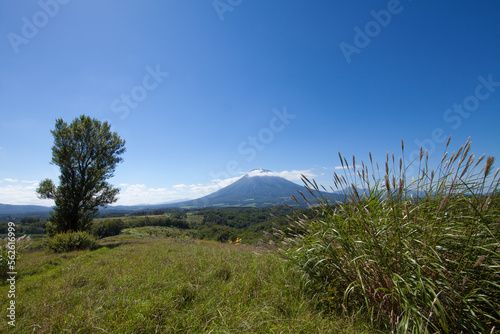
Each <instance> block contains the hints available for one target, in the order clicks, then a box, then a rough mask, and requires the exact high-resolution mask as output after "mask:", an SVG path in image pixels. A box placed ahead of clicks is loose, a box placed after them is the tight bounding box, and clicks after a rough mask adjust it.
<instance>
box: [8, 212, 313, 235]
mask: <svg viewBox="0 0 500 334" xmlns="http://www.w3.org/2000/svg"><path fill="white" fill-rule="evenodd" d="M307 211H309V210H307V209H298V208H291V207H285V206H281V207H267V208H216V209H198V210H183V209H154V210H143V211H135V212H132V213H127V214H123V213H120V214H117V213H107V214H101V216H100V217H99V218H98V219H95V220H94V223H93V226H92V232H93V233H94V234H95V235H97V236H98V237H100V238H105V237H109V236H113V235H117V234H120V233H121V231H123V230H125V229H128V228H136V227H145V226H162V227H169V228H173V229H178V230H180V232H182V233H183V234H184V235H186V236H189V237H192V238H195V239H205V240H215V241H220V242H229V241H235V240H236V239H237V238H241V239H242V240H243V242H244V243H247V244H254V243H256V242H258V241H259V240H260V239H261V238H262V237H263V234H264V231H267V232H270V233H271V232H272V229H273V227H283V226H286V224H288V218H287V216H289V217H291V216H294V215H297V214H299V213H307ZM9 218H16V217H9ZM9 220H10V219H9ZM13 221H15V223H16V233H17V234H45V233H46V229H45V228H46V223H47V221H48V218H40V217H19V218H17V219H13ZM6 233H7V220H5V219H2V220H0V235H3V234H6Z"/></svg>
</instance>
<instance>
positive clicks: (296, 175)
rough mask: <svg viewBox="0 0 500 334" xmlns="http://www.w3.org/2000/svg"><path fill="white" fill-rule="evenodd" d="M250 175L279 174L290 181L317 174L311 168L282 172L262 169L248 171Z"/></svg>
mask: <svg viewBox="0 0 500 334" xmlns="http://www.w3.org/2000/svg"><path fill="white" fill-rule="evenodd" d="M248 175H249V176H279V177H282V178H285V179H287V180H289V181H300V180H301V178H302V175H305V176H306V177H308V178H312V177H315V176H317V175H316V174H314V173H313V172H312V171H311V170H310V169H305V170H291V171H287V170H284V171H281V172H271V171H262V170H253V171H251V172H250V173H248Z"/></svg>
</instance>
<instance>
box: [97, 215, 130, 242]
mask: <svg viewBox="0 0 500 334" xmlns="http://www.w3.org/2000/svg"><path fill="white" fill-rule="evenodd" d="M124 227H125V225H124V223H123V221H122V220H121V219H105V220H102V221H94V223H93V224H92V230H91V231H92V233H93V234H94V235H96V236H97V237H98V238H106V237H111V236H114V235H118V234H120V232H121V231H122V229H123V228H124Z"/></svg>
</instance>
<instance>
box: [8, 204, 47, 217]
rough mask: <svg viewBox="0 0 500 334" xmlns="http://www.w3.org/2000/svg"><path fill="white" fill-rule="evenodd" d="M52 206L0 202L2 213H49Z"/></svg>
mask: <svg viewBox="0 0 500 334" xmlns="http://www.w3.org/2000/svg"><path fill="white" fill-rule="evenodd" d="M51 211H52V208H49V207H47V206H41V205H11V204H0V215H11V214H28V213H48V212H51Z"/></svg>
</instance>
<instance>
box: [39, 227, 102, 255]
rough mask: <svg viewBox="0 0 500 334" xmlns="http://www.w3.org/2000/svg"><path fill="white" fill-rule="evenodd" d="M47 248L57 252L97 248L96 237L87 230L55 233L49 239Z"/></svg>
mask: <svg viewBox="0 0 500 334" xmlns="http://www.w3.org/2000/svg"><path fill="white" fill-rule="evenodd" d="M47 248H48V249H49V250H50V251H53V252H55V253H64V252H72V251H75V250H84V249H90V250H92V249H96V248H97V241H96V237H95V236H93V235H92V234H90V233H89V232H86V231H78V232H66V233H59V234H56V235H54V236H53V237H52V238H49V239H48V241H47Z"/></svg>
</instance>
